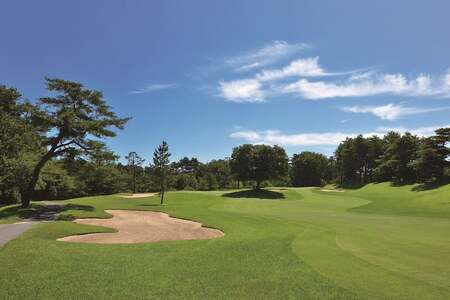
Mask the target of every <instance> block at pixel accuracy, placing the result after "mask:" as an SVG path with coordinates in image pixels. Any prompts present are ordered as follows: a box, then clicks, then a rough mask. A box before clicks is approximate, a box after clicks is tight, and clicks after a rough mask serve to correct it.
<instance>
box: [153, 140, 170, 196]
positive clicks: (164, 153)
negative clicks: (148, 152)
mask: <svg viewBox="0 0 450 300" xmlns="http://www.w3.org/2000/svg"><path fill="white" fill-rule="evenodd" d="M169 157H170V153H169V145H167V143H166V142H165V141H163V142H162V143H161V144H160V145H159V146H158V148H156V149H155V152H153V164H154V168H155V176H156V178H157V180H158V183H159V189H160V190H159V194H160V196H161V205H163V204H164V192H165V190H166V185H167V176H168V173H169Z"/></svg>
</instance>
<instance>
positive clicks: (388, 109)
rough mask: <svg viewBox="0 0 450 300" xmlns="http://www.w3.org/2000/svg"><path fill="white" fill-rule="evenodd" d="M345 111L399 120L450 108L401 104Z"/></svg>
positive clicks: (345, 108)
mask: <svg viewBox="0 0 450 300" xmlns="http://www.w3.org/2000/svg"><path fill="white" fill-rule="evenodd" d="M341 109H342V110H343V111H346V112H351V113H371V114H373V115H374V116H376V117H378V118H380V119H382V120H389V121H393V120H397V119H399V118H402V117H406V116H409V115H417V114H423V113H429V112H435V111H442V110H447V109H450V107H437V108H424V107H405V106H403V105H401V104H398V105H396V104H392V103H389V104H386V105H381V106H358V105H356V106H347V107H342V108H341Z"/></svg>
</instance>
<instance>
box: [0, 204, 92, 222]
mask: <svg viewBox="0 0 450 300" xmlns="http://www.w3.org/2000/svg"><path fill="white" fill-rule="evenodd" d="M69 210H79V211H93V210H94V207H92V206H89V205H80V204H50V205H42V204H35V203H33V204H31V205H30V207H28V208H22V207H21V206H20V205H15V206H11V207H8V208H6V209H3V210H1V211H0V219H2V218H9V217H13V216H16V217H18V218H20V219H24V220H31V221H54V220H73V219H75V217H74V216H72V215H62V216H61V215H59V214H60V213H62V212H65V211H69Z"/></svg>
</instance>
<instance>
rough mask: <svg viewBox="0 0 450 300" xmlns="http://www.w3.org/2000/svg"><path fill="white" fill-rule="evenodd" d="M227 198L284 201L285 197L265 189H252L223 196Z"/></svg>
mask: <svg viewBox="0 0 450 300" xmlns="http://www.w3.org/2000/svg"><path fill="white" fill-rule="evenodd" d="M222 197H226V198H256V199H272V200H275V199H284V198H285V197H284V195H283V194H282V193H279V192H275V191H269V190H264V189H252V190H245V191H238V192H232V193H226V194H223V195H222Z"/></svg>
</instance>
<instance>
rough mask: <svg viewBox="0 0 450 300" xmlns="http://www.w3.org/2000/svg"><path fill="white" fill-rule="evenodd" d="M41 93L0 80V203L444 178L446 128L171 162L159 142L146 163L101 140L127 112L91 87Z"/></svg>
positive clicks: (66, 85) (69, 85)
mask: <svg viewBox="0 0 450 300" xmlns="http://www.w3.org/2000/svg"><path fill="white" fill-rule="evenodd" d="M45 85H46V88H47V90H48V91H49V94H50V96H47V97H42V98H39V99H38V100H37V101H34V102H30V101H27V100H26V99H24V98H23V97H22V95H21V94H20V92H19V91H18V90H17V89H15V88H12V87H7V86H4V85H0V203H2V204H7V203H22V205H23V206H24V207H26V206H28V205H29V203H30V201H31V200H37V199H63V198H70V197H79V196H87V195H98V194H111V193H117V192H134V193H136V192H148V191H159V192H161V203H162V202H163V198H164V191H165V190H167V189H171V190H217V189H234V188H243V187H253V188H257V189H259V188H261V187H263V186H267V185H275V186H320V185H324V184H326V183H336V184H338V185H342V186H350V185H355V184H356V185H360V184H365V183H369V182H381V181H393V182H395V183H398V184H405V183H415V182H421V183H427V184H444V183H448V182H449V180H450V166H449V165H450V162H449V156H450V148H449V143H450V128H441V129H438V130H436V132H435V134H434V135H433V136H431V137H418V136H416V135H413V134H411V133H404V134H401V133H398V132H389V133H387V134H386V135H385V136H383V137H378V136H371V137H363V136H362V135H359V136H357V137H355V138H347V139H346V140H345V141H343V142H342V143H340V144H339V146H338V147H337V149H336V151H335V153H334V155H332V156H330V157H326V156H324V155H323V154H320V153H315V152H301V153H298V154H294V155H292V156H291V157H290V158H289V157H288V155H287V154H286V151H285V150H284V149H283V148H282V147H279V146H269V145H251V144H244V145H241V146H239V147H236V148H234V149H233V150H232V153H231V156H230V157H229V158H224V159H217V160H212V161H210V162H208V163H202V162H200V161H199V160H198V159H196V158H194V157H193V158H188V157H184V158H182V159H180V160H179V161H173V162H170V161H169V158H170V153H169V149H168V145H167V143H166V142H163V143H162V144H161V145H159V146H158V147H157V148H156V150H155V152H154V155H153V161H152V162H151V163H148V164H145V160H144V159H142V158H141V157H140V156H139V154H138V153H136V152H130V153H129V154H128V155H127V156H126V157H125V159H126V161H127V163H126V164H122V163H121V162H119V156H118V155H116V154H115V153H114V152H113V151H111V150H110V149H108V148H107V146H106V145H105V143H104V141H103V139H104V138H106V137H114V136H115V131H114V130H117V129H119V130H120V129H123V128H124V126H125V124H126V123H127V121H128V120H129V119H128V118H120V117H118V116H117V115H116V114H115V113H114V112H113V111H112V109H111V107H109V106H108V105H107V103H106V101H105V100H104V99H103V95H102V93H101V92H99V91H95V90H89V89H86V88H85V87H84V86H83V85H82V84H80V83H76V82H72V81H67V80H62V79H51V78H46V79H45Z"/></svg>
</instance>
